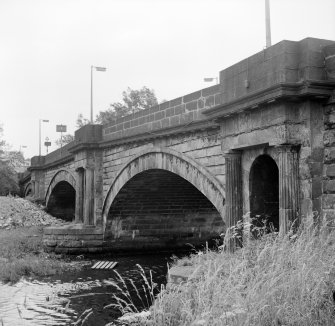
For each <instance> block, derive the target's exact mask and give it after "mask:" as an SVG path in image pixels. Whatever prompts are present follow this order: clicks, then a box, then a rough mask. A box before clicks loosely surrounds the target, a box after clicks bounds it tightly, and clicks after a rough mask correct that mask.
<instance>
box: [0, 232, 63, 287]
mask: <svg viewBox="0 0 335 326" xmlns="http://www.w3.org/2000/svg"><path fill="white" fill-rule="evenodd" d="M42 233H43V229H42V228H41V227H30V228H17V229H13V230H0V282H4V283H7V282H12V283H13V282H17V281H18V280H19V279H20V278H21V277H22V276H27V277H29V276H45V275H50V274H55V273H58V272H60V271H62V270H64V269H65V268H66V264H65V263H64V262H62V261H59V260H57V259H55V256H54V255H53V254H48V253H46V252H45V251H44V247H43V243H42Z"/></svg>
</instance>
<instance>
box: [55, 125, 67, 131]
mask: <svg viewBox="0 0 335 326" xmlns="http://www.w3.org/2000/svg"><path fill="white" fill-rule="evenodd" d="M56 131H57V132H66V126H65V125H56Z"/></svg>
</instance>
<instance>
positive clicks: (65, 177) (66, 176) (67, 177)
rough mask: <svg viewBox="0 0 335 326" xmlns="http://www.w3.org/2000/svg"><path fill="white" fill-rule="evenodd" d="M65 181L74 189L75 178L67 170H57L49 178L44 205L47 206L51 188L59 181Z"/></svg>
mask: <svg viewBox="0 0 335 326" xmlns="http://www.w3.org/2000/svg"><path fill="white" fill-rule="evenodd" d="M62 181H66V182H68V183H69V184H70V185H71V186H72V187H73V188H74V189H76V179H75V177H74V176H73V175H72V174H71V172H69V171H68V170H59V171H58V172H57V173H56V174H55V175H54V176H53V178H52V179H51V181H50V184H49V187H48V190H47V192H46V195H45V205H46V206H48V202H49V199H50V196H51V194H52V191H53V189H54V188H55V187H56V186H57V184H58V183H59V182H62Z"/></svg>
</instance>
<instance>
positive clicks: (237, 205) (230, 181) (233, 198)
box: [225, 152, 242, 249]
mask: <svg viewBox="0 0 335 326" xmlns="http://www.w3.org/2000/svg"><path fill="white" fill-rule="evenodd" d="M241 156H242V155H241V153H240V152H233V153H228V154H225V163H226V165H225V166H226V225H227V229H229V228H230V227H232V226H234V225H236V223H237V221H239V220H241V219H242V167H241ZM228 245H229V246H230V247H231V246H232V243H230V244H228ZM230 249H233V248H230Z"/></svg>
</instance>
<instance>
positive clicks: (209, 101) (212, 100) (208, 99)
mask: <svg viewBox="0 0 335 326" xmlns="http://www.w3.org/2000/svg"><path fill="white" fill-rule="evenodd" d="M214 104H215V96H214V95H211V96H208V97H206V100H205V106H206V107H211V106H213V105H214Z"/></svg>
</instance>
